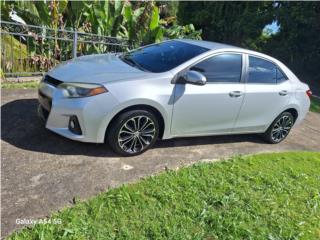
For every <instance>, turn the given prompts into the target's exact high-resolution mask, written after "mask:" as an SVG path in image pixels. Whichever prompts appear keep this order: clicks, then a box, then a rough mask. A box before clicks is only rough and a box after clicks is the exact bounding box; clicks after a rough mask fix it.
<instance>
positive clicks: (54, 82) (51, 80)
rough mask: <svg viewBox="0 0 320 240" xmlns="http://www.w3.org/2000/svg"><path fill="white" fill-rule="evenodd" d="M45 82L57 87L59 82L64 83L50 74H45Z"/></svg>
mask: <svg viewBox="0 0 320 240" xmlns="http://www.w3.org/2000/svg"><path fill="white" fill-rule="evenodd" d="M43 82H45V83H48V84H50V85H53V86H55V87H57V86H58V85H59V84H61V83H63V82H62V81H60V80H57V79H55V78H53V77H50V76H49V75H45V76H44V78H43Z"/></svg>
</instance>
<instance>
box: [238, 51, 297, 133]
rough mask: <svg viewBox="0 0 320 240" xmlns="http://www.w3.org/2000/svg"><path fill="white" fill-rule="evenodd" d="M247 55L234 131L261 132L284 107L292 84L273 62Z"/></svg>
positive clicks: (290, 92)
mask: <svg viewBox="0 0 320 240" xmlns="http://www.w3.org/2000/svg"><path fill="white" fill-rule="evenodd" d="M246 57H247V61H246V62H247V68H246V83H245V92H246V94H245V97H244V100H243V105H242V107H241V110H240V113H239V117H238V119H237V122H236V124H235V128H234V131H235V132H262V131H264V130H266V128H267V127H268V126H269V125H270V124H271V122H272V121H273V120H274V119H275V118H276V117H277V116H278V115H279V114H280V113H281V112H282V111H283V110H285V107H286V105H287V104H288V102H289V99H290V97H291V95H292V89H291V84H290V81H289V80H288V78H287V77H286V75H285V74H284V73H283V72H282V71H281V69H280V68H279V67H278V66H277V65H276V64H275V63H273V62H271V61H269V60H267V59H264V58H261V57H257V56H252V55H249V56H248V55H246Z"/></svg>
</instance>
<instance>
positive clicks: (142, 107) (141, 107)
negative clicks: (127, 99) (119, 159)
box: [104, 104, 166, 139]
mask: <svg viewBox="0 0 320 240" xmlns="http://www.w3.org/2000/svg"><path fill="white" fill-rule="evenodd" d="M132 110H146V111H148V112H151V113H153V114H154V115H155V116H156V118H157V119H158V121H159V122H158V123H159V138H160V139H161V138H162V137H163V134H164V131H165V126H166V125H165V119H164V117H163V114H162V113H161V112H160V111H159V109H157V108H156V107H154V106H152V105H149V104H134V105H131V106H127V107H125V108H123V109H121V110H120V111H118V112H117V113H116V114H115V115H114V116H113V117H112V119H111V120H110V122H109V124H108V125H107V128H106V131H105V135H104V137H105V139H106V137H107V134H108V132H109V131H110V126H111V125H112V123H113V122H114V121H116V119H117V118H118V117H119V116H120V115H121V114H123V113H125V112H128V111H132Z"/></svg>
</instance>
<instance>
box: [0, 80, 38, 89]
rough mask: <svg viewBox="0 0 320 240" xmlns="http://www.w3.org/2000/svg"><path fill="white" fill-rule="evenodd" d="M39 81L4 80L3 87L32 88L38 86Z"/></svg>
mask: <svg viewBox="0 0 320 240" xmlns="http://www.w3.org/2000/svg"><path fill="white" fill-rule="evenodd" d="M38 85H39V81H28V82H14V83H13V82H3V83H1V88H4V89H20V88H23V89H32V88H38Z"/></svg>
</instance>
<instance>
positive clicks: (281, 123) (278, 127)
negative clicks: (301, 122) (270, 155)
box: [271, 115, 293, 142]
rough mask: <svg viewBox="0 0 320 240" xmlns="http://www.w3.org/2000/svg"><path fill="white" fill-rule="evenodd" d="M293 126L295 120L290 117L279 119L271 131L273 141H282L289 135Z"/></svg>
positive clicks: (285, 116)
mask: <svg viewBox="0 0 320 240" xmlns="http://www.w3.org/2000/svg"><path fill="white" fill-rule="evenodd" d="M292 125H293V120H292V118H290V117H289V116H287V115H284V116H282V117H281V118H279V119H278V121H277V122H276V123H275V124H274V126H273V128H272V131H271V138H272V140H273V141H275V142H280V141H282V140H283V139H284V138H285V137H286V136H287V135H288V134H289V131H290V129H291V128H292Z"/></svg>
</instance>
